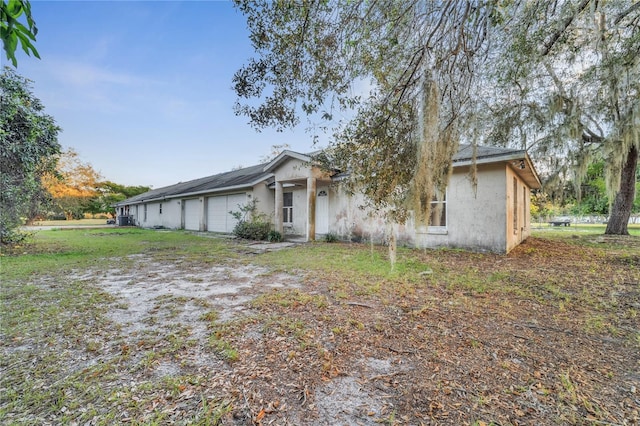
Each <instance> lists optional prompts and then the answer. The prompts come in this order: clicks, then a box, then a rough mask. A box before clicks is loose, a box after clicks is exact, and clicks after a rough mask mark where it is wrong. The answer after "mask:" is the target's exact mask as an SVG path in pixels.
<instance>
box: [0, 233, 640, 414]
mask: <svg viewBox="0 0 640 426" xmlns="http://www.w3.org/2000/svg"><path fill="white" fill-rule="evenodd" d="M585 228H586V229H587V230H586V231H584V233H583V234H579V235H581V236H582V235H586V236H587V237H586V238H582V237H581V238H575V237H574V235H576V233H577V232H578V231H577V229H578V228H576V227H569V228H563V229H555V228H552V229H549V230H540V231H535V233H536V235H540V236H542V237H543V238H546V239H551V240H555V239H558V240H562V241H569V242H571V243H572V244H582V245H585V247H591V249H590V250H589V251H588V252H587V253H588V256H592V258H586V259H585V261H584V262H583V263H580V268H582V270H581V272H582V273H583V274H584V276H585V277H587V278H589V280H584V281H582V282H581V283H580V285H581V286H582V287H580V288H582V289H583V291H576V289H577V288H578V286H577V285H576V283H575V281H576V280H575V279H574V278H572V274H549V275H546V276H541V275H540V271H539V270H537V269H536V268H537V266H538V265H532V266H531V268H530V269H529V268H524V270H515V269H509V268H508V265H509V259H508V258H507V257H506V256H505V257H500V256H495V255H490V254H478V253H468V252H464V251H460V250H431V251H420V250H410V249H405V248H399V249H398V263H397V264H396V266H395V268H394V269H393V270H392V269H391V267H390V264H389V262H388V260H387V257H386V255H387V248H386V247H373V248H372V247H370V246H368V245H359V244H345V243H332V244H328V243H321V242H319V243H314V244H306V245H302V246H298V247H296V249H295V250H287V249H285V250H282V251H277V252H268V253H265V254H261V255H259V256H251V257H249V256H243V255H240V254H239V253H240V252H242V250H241V249H240V250H239V249H238V246H237V245H236V243H235V242H233V241H229V240H226V239H217V238H203V237H201V236H197V235H193V234H191V233H188V232H182V231H153V230H143V229H137V228H104V229H77V230H52V231H39V232H37V233H36V234H35V235H34V237H33V240H32V241H31V242H29V243H27V244H24V245H21V246H18V247H14V248H13V249H11V250H10V251H6V252H4V253H2V256H1V257H0V262H1V271H0V273H1V277H0V286H1V289H0V290H1V291H0V319H1V321H2V324H1V325H2V333H3V339H4V343H0V344H3V345H5V346H6V347H7V348H8V349H7V350H5V351H4V352H3V354H4V355H2V357H1V358H0V369H2V370H3V375H2V377H0V388H3V395H2V396H1V398H0V423H7V424H20V423H21V421H19V420H17V419H25V418H28V417H29V416H33V418H34V419H39V420H42V421H45V419H46V421H49V420H50V419H51V418H55V422H58V423H70V422H72V421H77V422H78V423H80V424H82V423H86V422H89V421H91V419H93V418H94V417H96V418H99V419H100V421H99V422H98V424H111V423H118V422H120V421H121V420H122V419H121V418H120V417H118V416H119V415H120V413H121V412H122V411H124V410H126V411H128V412H129V413H130V415H131V419H130V420H128V422H129V423H131V424H162V423H168V422H172V421H174V420H175V419H170V418H167V417H166V416H165V415H164V414H162V413H161V412H154V411H153V410H151V407H152V406H153V404H154V403H155V402H156V401H157V397H158V395H159V394H163V395H169V396H170V398H171V399H172V400H173V401H180V402H181V403H184V404H185V406H188V407H189V410H190V411H189V412H190V413H191V414H190V415H191V417H190V418H189V419H181V420H180V421H181V422H182V423H185V424H186V423H188V424H203V425H204V424H212V425H215V424H219V423H220V422H221V419H222V417H224V416H225V415H227V414H228V413H229V411H230V410H232V408H233V402H232V401H229V400H227V399H226V398H227V395H211V394H207V395H206V396H205V395H204V393H203V394H199V393H198V392H200V390H201V389H202V388H203V386H205V385H204V384H202V377H195V376H191V375H189V374H182V373H179V374H176V375H174V376H171V377H166V378H163V379H162V380H157V379H156V380H151V378H148V377H146V376H145V375H150V374H152V373H153V371H154V369H155V367H156V366H157V365H158V364H159V363H161V362H171V363H174V364H179V363H180V356H181V354H183V353H184V352H188V351H189V350H190V348H193V347H194V346H195V345H197V342H196V341H194V340H193V336H190V334H189V332H188V326H187V325H182V324H179V323H178V322H176V323H175V324H172V326H171V327H165V329H163V330H155V329H154V330H153V333H156V334H151V333H150V334H145V335H141V336H138V338H139V341H137V342H130V341H125V340H123V337H122V336H121V335H120V334H119V330H118V328H117V327H116V326H114V323H113V322H112V321H111V320H110V317H109V315H108V313H109V312H110V311H114V310H115V311H117V309H118V308H120V307H121V306H120V304H121V303H122V302H121V301H117V300H115V299H114V298H113V297H112V296H111V295H110V294H108V293H106V292H105V291H103V290H101V289H100V288H98V287H97V286H96V285H95V282H96V281H95V279H94V277H93V276H92V275H90V274H87V275H82V273H83V272H84V271H92V272H94V273H96V274H101V273H107V272H108V271H109V270H110V269H111V268H114V267H115V268H121V269H126V268H127V267H128V266H133V261H132V260H131V257H130V256H132V255H139V254H141V255H145V256H147V257H149V259H150V260H152V261H156V262H163V261H167V262H172V261H179V262H180V265H186V266H187V267H188V266H189V265H194V266H198V267H199V266H202V265H205V266H206V265H212V266H216V265H221V264H229V263H236V264H237V263H248V262H251V264H254V265H262V266H264V267H265V268H267V269H268V271H269V272H268V273H267V274H266V275H265V276H267V277H268V276H269V274H276V273H278V272H282V271H288V272H291V273H294V274H296V275H298V276H300V277H301V280H302V281H303V282H304V285H305V287H302V288H300V289H272V290H268V291H265V292H263V294H262V295H261V296H258V297H257V298H255V299H254V300H253V302H252V303H251V304H250V306H251V308H253V309H255V310H256V311H257V312H259V314H258V315H257V316H255V317H250V318H242V319H236V320H233V321H226V322H225V321H221V320H220V315H219V313H218V312H216V311H215V310H214V309H213V308H212V307H211V306H208V304H207V302H206V300H204V301H201V302H199V303H200V306H201V307H202V308H203V311H204V312H205V313H203V314H202V315H201V316H200V321H202V322H206V323H208V325H209V332H210V334H209V338H208V340H207V343H208V344H207V345H205V346H206V347H207V348H208V349H209V350H210V351H211V352H212V353H213V354H214V355H215V356H216V357H217V358H218V359H221V360H223V361H226V362H228V363H229V364H234V363H236V362H237V363H241V362H242V357H243V356H245V355H244V354H246V352H242V351H240V350H239V349H241V348H239V346H238V345H239V342H240V341H239V340H237V339H236V336H238V335H240V334H239V333H240V332H242V330H245V329H246V328H249V327H250V326H256V327H260V332H261V333H262V334H263V335H265V336H273V337H274V338H283V339H284V340H283V341H284V342H285V343H286V344H287V345H288V346H287V348H288V350H289V357H291V358H293V357H295V356H297V355H296V353H298V352H300V351H304V350H319V349H318V348H317V346H316V341H315V340H314V339H315V337H313V333H315V332H316V330H315V328H314V327H313V325H312V323H307V322H305V321H303V320H301V319H300V318H299V317H298V315H297V314H298V313H306V312H311V313H313V315H315V320H317V323H315V325H316V326H317V325H318V324H320V323H325V322H326V323H327V327H328V328H327V330H328V331H331V332H332V334H333V335H334V336H333V337H334V338H336V339H341V338H343V337H344V339H347V338H348V337H349V336H354V335H355V334H357V333H364V331H365V330H368V329H372V330H374V331H377V332H380V333H382V332H383V331H385V330H386V328H387V326H388V325H387V324H385V323H384V322H383V321H378V322H366V320H365V319H364V318H361V317H359V316H355V315H345V316H343V317H340V318H333V317H331V316H332V315H334V313H335V312H342V310H341V309H340V310H333V308H335V307H336V306H341V305H343V304H345V303H347V302H354V301H355V302H362V303H363V304H364V307H363V308H361V309H365V312H367V313H368V312H369V310H368V309H367V308H368V307H369V306H381V307H383V308H382V309H389V311H393V312H405V313H407V314H408V317H407V318H406V320H407V321H416V323H421V322H422V321H423V318H424V317H428V316H429V310H430V308H431V307H436V308H437V307H438V306H439V305H440V304H441V303H444V298H446V303H447V309H460V310H466V311H469V312H473V310H474V309H478V306H479V305H481V304H482V303H487V304H490V305H491V306H492V309H494V308H499V307H501V306H502V305H500V304H499V303H498V304H496V303H495V302H496V301H500V300H502V299H504V302H505V303H507V302H509V301H510V300H512V299H509V298H507V297H505V298H501V297H500V296H502V295H508V296H513V295H516V296H517V297H518V298H519V299H518V300H525V299H526V300H535V301H536V302H537V303H539V304H544V305H546V306H549V307H552V308H553V309H555V310H556V312H557V313H558V315H560V316H563V315H566V313H569V314H571V315H578V314H579V315H580V322H579V323H576V324H577V326H578V327H580V328H581V329H582V330H584V331H585V332H586V333H588V335H590V336H591V335H593V336H597V335H608V336H615V337H619V336H622V337H624V338H625V339H627V340H628V341H629V342H630V345H631V346H632V347H633V348H638V347H640V335H639V334H638V333H637V332H636V333H635V334H631V335H630V334H629V333H628V332H627V331H625V330H627V328H628V327H627V326H626V324H628V323H631V322H632V321H634V320H635V319H636V318H637V316H638V310H637V309H636V308H635V307H634V306H623V307H621V308H619V309H618V308H617V307H616V304H617V303H619V302H618V300H617V299H616V297H617V296H616V297H614V296H612V295H611V291H612V288H613V287H611V286H618V287H620V286H621V287H620V288H622V289H624V283H625V282H628V281H629V279H628V278H625V277H627V275H624V274H623V275H617V272H618V270H619V269H623V268H626V271H627V273H628V271H633V270H634V268H636V266H634V265H637V260H638V257H637V254H633V253H631V251H630V250H629V249H626V250H620V254H619V255H618V254H616V255H615V256H617V257H615V259H617V261H618V262H620V264H619V265H618V264H615V265H611V264H609V265H608V264H607V262H605V261H604V260H605V259H613V257H612V256H611V255H610V257H607V258H605V254H604V253H606V250H608V249H609V248H612V247H613V248H614V249H616V250H618V248H617V247H618V246H616V245H615V244H616V243H606V244H604V243H598V244H599V245H596V243H592V241H593V240H594V238H595V237H596V236H597V234H601V233H602V232H603V230H604V228H603V227H594V226H589V227H585ZM636 231H639V230H636V229H635V228H634V231H633V232H636ZM591 244H593V245H591ZM594 247H598V248H594ZM635 253H637V252H635ZM528 254H531V255H537V256H538V257H537V259H538V260H542V261H544V257H542V256H540V253H535V252H531V253H526V252H525V253H524V254H523V256H527V255H528ZM585 256H586V255H585ZM496 260H499V261H500V262H498V263H495V261H496ZM525 260H526V258H525ZM607 265H608V266H607ZM543 266H544V265H543ZM483 268H484V269H483ZM605 268H609V269H606V270H605ZM572 272H575V271H572ZM79 276H80V278H78V277H79ZM74 277H75V278H74ZM324 284H326V286H325V287H323V285H324ZM571 286H573V287H571ZM433 288H437V289H438V291H439V293H435V294H439V295H443V296H442V297H443V299H442V300H441V299H438V298H436V297H435V296H429V294H430V293H428V291H427V290H431V289H433ZM316 290H321V291H316ZM421 291H423V292H424V293H420V292H421ZM425 294H427V296H425ZM478 295H480V296H481V297H479V298H474V297H473V296H478ZM485 296H487V299H484V297H485ZM491 296H496V297H493V298H491ZM438 297H440V296H438ZM619 297H622V296H619ZM485 300H486V302H485ZM187 302H188V300H187V299H186V298H184V297H182V296H173V295H163V296H160V297H158V298H157V299H155V300H154V303H155V304H156V306H157V309H158V310H161V311H162V312H163V313H164V314H165V315H166V316H167V317H168V318H177V317H178V316H179V314H180V313H181V312H182V310H183V309H184V305H185V304H186V303H187ZM471 303H473V304H475V305H473V306H471ZM405 304H406V305H405ZM505 306H507V305H505ZM515 309H517V308H515ZM345 312H346V310H345ZM585 312H587V313H588V314H585ZM374 318H375V317H374ZM625 327H627V328H625ZM140 342H144V343H140ZM470 344H471V346H474V345H479V343H477V342H476V343H474V341H473V340H471V343H470ZM285 355H286V354H285ZM83 357H84V359H85V360H86V359H87V358H89V359H97V360H99V362H96V363H94V364H88V363H86V361H82V359H83ZM70 359H74V360H75V359H79V360H80V361H78V362H77V368H76V369H75V370H73V371H70V370H69V369H68V365H69V360H70ZM26 366H28V368H27V367H26ZM131 375H140V376H141V377H143V378H145V380H143V381H142V382H140V381H138V385H137V388H136V387H134V386H132V385H130V384H129V381H127V380H124V378H126V377H129V376H131ZM561 378H562V377H561ZM562 379H563V380H564V379H566V380H564V381H563V382H562V386H563V390H564V392H565V395H566V399H567V401H569V402H570V403H572V401H573V400H574V399H575V393H574V392H572V386H573V385H575V383H577V382H576V381H575V380H572V378H570V377H569V376H568V373H567V375H566V377H564V378H562ZM190 392H191V393H190ZM194 393H195V394H197V395H199V396H198V397H193V395H194ZM200 395H201V396H200ZM134 396H135V399H134V398H133V397H134ZM187 396H189V398H187ZM79 410H83V411H81V413H82V414H77V413H79V412H80V411H79ZM72 412H73V413H76V414H75V417H72V414H71V413H72ZM11 416H16V417H11ZM180 421H179V422H178V423H180ZM34 422H35V423H38V421H37V420H34Z"/></svg>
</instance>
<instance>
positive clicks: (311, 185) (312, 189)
mask: <svg viewBox="0 0 640 426" xmlns="http://www.w3.org/2000/svg"><path fill="white" fill-rule="evenodd" d="M315 240H316V178H314V177H309V178H307V241H315Z"/></svg>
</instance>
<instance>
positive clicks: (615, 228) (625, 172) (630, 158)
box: [604, 145, 638, 235]
mask: <svg viewBox="0 0 640 426" xmlns="http://www.w3.org/2000/svg"><path fill="white" fill-rule="evenodd" d="M637 166H638V147H637V146H635V145H631V148H630V149H629V153H628V154H627V161H626V162H625V164H624V167H623V168H622V172H621V173H620V178H621V179H620V190H619V191H618V193H617V194H616V198H615V200H614V201H613V205H612V206H611V211H610V214H609V222H608V223H607V229H606V231H604V233H605V234H607V235H629V231H628V229H627V225H628V224H629V216H631V208H632V207H633V199H634V198H635V192H636V167H637Z"/></svg>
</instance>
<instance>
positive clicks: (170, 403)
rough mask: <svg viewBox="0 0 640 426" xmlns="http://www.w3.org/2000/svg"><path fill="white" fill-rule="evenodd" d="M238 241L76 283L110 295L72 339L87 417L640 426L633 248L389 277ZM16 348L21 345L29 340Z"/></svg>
mask: <svg viewBox="0 0 640 426" xmlns="http://www.w3.org/2000/svg"><path fill="white" fill-rule="evenodd" d="M614 244H618V242H614ZM601 245H607V249H606V250H605V249H602V248H601V247H600V246H601ZM335 247H336V250H342V249H346V250H345V253H350V252H353V251H357V250H362V251H364V252H365V253H366V251H367V250H368V248H367V247H362V246H358V245H354V246H346V245H335ZM311 248H312V247H311ZM284 249H285V250H308V249H309V247H305V246H297V247H293V248H292V247H289V248H284ZM376 250H379V251H381V252H384V248H379V249H378V248H376ZM238 251H239V252H240V253H242V256H244V257H241V258H240V259H237V260H234V261H228V260H227V261H224V262H217V263H216V262H210V263H202V264H200V263H197V262H185V261H184V260H183V259H180V258H179V257H176V258H168V257H166V256H165V257H162V256H154V254H153V253H147V254H144V255H135V256H130V257H128V258H126V259H121V261H119V262H118V263H117V264H116V265H114V267H113V268H111V269H110V270H87V271H82V272H76V273H75V274H71V275H70V276H69V277H68V278H69V279H70V280H72V281H74V282H79V283H84V284H85V285H87V286H95V287H96V288H97V289H99V290H100V291H103V292H105V293H107V294H109V295H110V297H111V301H110V304H109V309H108V311H107V312H106V313H105V317H106V318H107V319H108V321H107V324H108V326H107V327H106V328H102V329H98V328H96V329H94V330H93V331H91V332H85V333H84V334H83V337H82V339H79V338H78V337H75V335H74V339H79V341H80V342H81V346H83V347H84V350H78V349H73V347H75V346H73V345H71V344H70V343H69V344H68V346H69V348H70V349H65V350H67V352H65V354H67V355H68V364H67V365H66V366H65V367H66V369H67V370H68V372H69V373H67V374H72V373H73V374H79V376H78V379H80V381H81V382H83V383H84V384H85V386H87V388H83V389H82V390H81V392H84V395H87V394H88V395H91V392H93V390H92V389H93V387H95V388H96V389H97V388H99V389H100V392H101V393H100V394H99V396H96V397H95V400H91V398H89V400H91V401H92V402H91V403H90V404H85V406H84V408H82V409H83V410H85V411H84V412H85V413H87V412H94V414H93V415H88V414H86V415H85V414H78V415H76V416H75V418H82V419H86V418H87V417H88V418H89V420H88V421H84V422H83V423H86V424H106V422H105V421H104V420H103V419H104V418H105V416H106V414H105V413H107V412H109V413H111V414H110V416H111V417H109V422H113V423H125V424H126V423H134V424H144V423H148V422H152V421H153V422H156V423H159V424H194V423H195V424H227V425H250V424H264V425H267V424H277V425H314V426H316V425H317V426H320V425H377V424H390V425H391V424H393V425H400V424H405V425H419V424H425V425H426V424H447V425H477V426H480V425H488V424H496V425H555V424H575V425H583V424H594V425H596V424H609V425H612V424H613V425H635V424H638V423H639V422H640V393H639V391H638V389H639V388H640V319H639V318H640V316H639V315H638V314H639V313H640V290H639V289H640V274H639V270H638V266H637V264H636V259H637V258H638V255H639V254H640V253H639V252H638V251H637V250H636V248H635V246H633V245H632V246H629V245H626V246H625V245H621V246H617V245H616V246H615V247H613V248H612V246H611V245H610V243H609V242H604V243H600V242H598V241H592V242H590V244H583V243H581V244H573V243H572V242H571V241H569V242H564V241H551V240H546V239H538V238H531V239H529V240H528V241H527V242H526V243H525V244H523V245H521V246H520V247H518V248H517V249H516V250H514V251H513V252H512V253H510V254H509V255H507V256H499V255H492V254H477V253H468V252H463V251H449V250H444V251H412V252H405V253H403V256H406V257H407V256H408V257H411V258H412V262H417V263H419V264H420V265H424V267H422V269H424V268H425V267H428V268H429V270H430V271H431V273H430V274H419V273H406V274H396V275H388V276H381V275H371V276H368V275H366V273H364V274H359V275H357V274H356V275H354V274H345V273H343V272H341V271H339V270H334V269H333V268H324V269H318V270H313V271H303V270H293V269H291V268H286V269H287V270H288V272H282V270H283V269H278V267H277V265H273V267H271V266H257V265H256V264H257V263H259V262H257V261H252V259H257V257H256V256H261V254H255V252H253V251H246V248H238ZM263 251H264V250H260V251H259V252H260V253H262V252H263ZM344 256H346V254H345V255H344ZM38 279H39V280H40V281H41V283H42V284H43V285H44V284H46V285H51V283H49V282H48V281H47V278H46V277H40V278H38ZM87 330H90V328H87ZM65 339H66V340H65ZM68 340H69V338H68V337H65V336H64V335H61V337H59V338H58V340H57V342H52V343H51V345H53V346H54V347H56V350H59V349H60V348H61V347H62V346H61V345H63V343H60V342H66V341H68ZM55 345H58V346H55ZM64 345H67V343H64ZM14 346H15V347H14V348H13V349H12V350H13V353H16V352H20V350H19V349H20V348H22V347H23V346H20V342H16V343H15V344H14ZM31 349H34V350H35V349H37V348H35V347H27V349H25V350H31ZM5 353H8V352H5ZM39 356H42V355H39ZM74 372H76V373H74ZM74 380H75V379H74ZM43 383H44V385H43V386H45V385H46V386H54V385H55V383H53V384H52V383H47V382H46V380H44V381H43ZM65 392H66V394H67V395H74V392H80V391H79V390H77V389H67V390H65ZM63 408H64V411H62V410H63ZM56 410H57V411H54V412H53V414H51V413H49V414H48V415H47V416H44V417H37V416H35V417H34V419H36V420H42V419H45V420H46V421H48V422H51V423H56V420H59V419H61V418H63V415H65V413H66V414H68V413H69V412H71V411H73V410H80V408H79V407H70V406H68V404H67V405H65V406H64V407H57V408H56ZM87 410H88V411H87ZM91 410H93V411H91ZM114 410H115V413H117V414H115V415H113V412H114ZM78 413H82V412H81V411H78ZM194 413H196V414H194ZM71 417H72V418H74V417H73V416H71ZM65 418H66V417H65ZM23 420H24V419H23ZM27 420H28V419H27Z"/></svg>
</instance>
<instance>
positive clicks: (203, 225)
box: [198, 197, 208, 232]
mask: <svg viewBox="0 0 640 426" xmlns="http://www.w3.org/2000/svg"><path fill="white" fill-rule="evenodd" d="M207 201H208V198H207V197H200V225H199V226H198V228H199V229H200V232H204V231H206V230H207Z"/></svg>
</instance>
